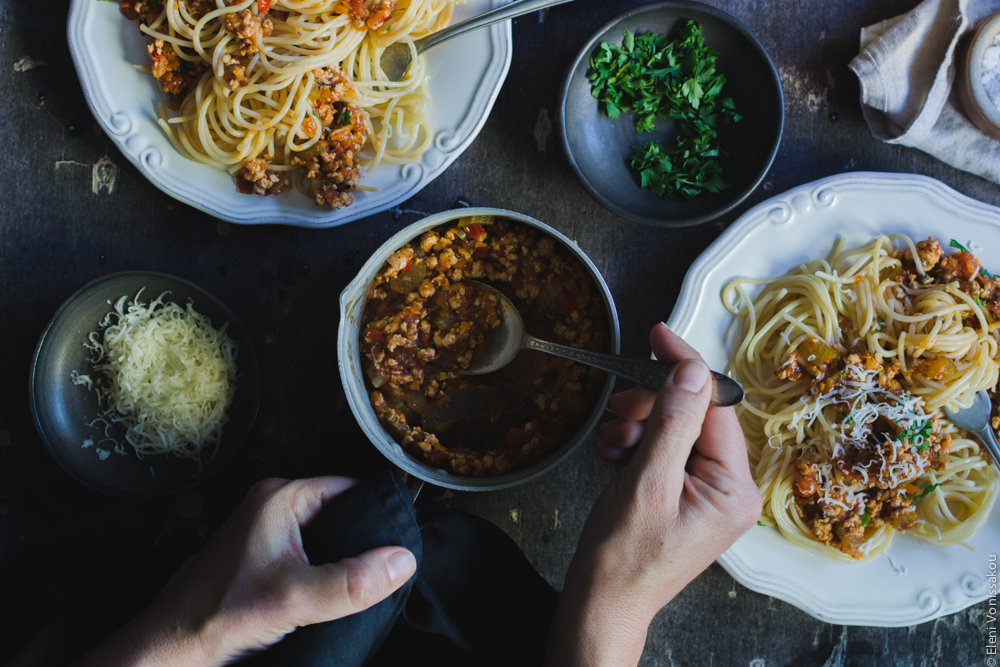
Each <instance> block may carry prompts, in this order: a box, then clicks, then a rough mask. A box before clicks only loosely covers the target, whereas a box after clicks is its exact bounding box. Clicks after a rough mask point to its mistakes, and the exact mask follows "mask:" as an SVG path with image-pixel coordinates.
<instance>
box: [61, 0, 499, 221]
mask: <svg viewBox="0 0 1000 667" xmlns="http://www.w3.org/2000/svg"><path fill="white" fill-rule="evenodd" d="M491 7H492V2H491V0H465V1H463V0H378V1H373V0H367V2H366V1H364V0H117V1H106V2H99V1H97V0H73V1H72V4H71V8H70V16H69V24H68V36H69V44H70V51H71V53H72V56H73V61H74V64H75V65H76V69H77V73H78V74H79V76H80V81H81V84H82V86H83V90H84V95H85V96H86V98H87V102H88V104H89V105H90V108H91V110H92V111H93V113H94V116H95V117H96V118H97V120H98V122H99V123H100V124H101V126H102V127H103V128H104V130H105V131H106V132H107V134H108V136H110V137H111V138H112V140H114V142H115V143H116V144H117V145H118V148H119V149H120V150H121V151H122V153H123V154H124V155H125V156H126V157H127V158H128V159H129V160H130V161H131V162H132V163H133V164H134V165H135V166H136V167H137V168H138V169H139V170H140V171H141V172H142V173H143V174H144V175H145V176H146V177H147V178H149V180H150V181H151V182H152V183H153V184H155V185H156V186H157V187H159V188H160V189H161V190H163V191H164V192H166V193H167V194H169V195H171V196H173V197H175V198H176V199H178V200H180V201H183V202H185V203H188V204H190V205H192V206H194V207H196V208H199V209H201V210H202V211H205V212H206V213H209V214H211V215H214V216H216V217H218V218H221V219H224V220H228V221H230V222H235V223H242V224H260V223H283V224H292V225H299V226H305V227H332V226H336V225H340V224H343V223H346V222H349V221H351V220H356V219H358V218H361V217H364V216H367V215H371V214H373V213H377V212H380V211H384V210H386V209H388V208H392V207H393V206H396V205H398V204H400V203H402V202H403V201H405V200H406V199H408V198H410V197H412V196H413V195H414V194H416V193H417V192H418V191H419V190H420V189H421V188H423V187H424V186H426V185H427V184H428V183H429V182H430V181H431V180H433V179H434V178H435V177H436V176H437V175H439V174H440V173H441V172H442V171H444V169H445V168H447V167H448V165H449V164H451V162H452V161H454V160H455V159H456V158H457V157H458V156H459V155H460V154H461V153H462V151H463V150H464V149H465V148H466V147H467V146H468V145H469V144H470V143H471V142H472V141H473V139H474V138H475V137H476V135H477V134H478V132H479V130H480V129H481V127H482V125H483V123H484V122H485V120H486V117H487V115H488V114H489V111H490V109H491V108H492V106H493V102H494V100H495V99H496V96H497V94H498V93H499V89H500V86H501V84H502V83H503V80H504V78H505V77H506V74H507V69H508V67H509V65H510V55H511V36H510V25H509V24H508V23H505V24H496V25H493V26H490V27H489V28H484V29H482V30H479V31H473V32H470V33H468V34H467V35H463V36H461V37H459V38H456V39H454V40H452V41H450V42H448V43H447V44H443V45H441V46H439V47H437V48H435V49H434V50H433V51H430V52H429V53H428V54H427V55H426V56H420V57H419V58H416V59H414V61H413V62H412V63H411V65H410V67H409V68H408V69H407V71H406V73H405V74H404V76H403V78H402V79H401V80H400V81H397V82H394V81H389V80H388V79H387V78H386V77H385V75H384V74H383V72H382V70H381V67H380V66H379V57H380V55H381V53H382V51H383V50H384V49H385V48H386V47H388V46H389V45H390V44H393V43H396V42H402V43H404V44H407V45H408V46H410V48H413V46H412V45H413V42H414V41H415V40H416V39H419V38H420V37H422V36H425V35H427V34H430V33H432V32H435V31H437V30H439V29H441V28H442V27H444V26H446V25H448V24H449V23H451V22H453V21H457V20H461V19H462V18H464V17H467V16H473V15H475V14H479V13H482V12H483V11H486V10H488V9H490V8H491Z"/></svg>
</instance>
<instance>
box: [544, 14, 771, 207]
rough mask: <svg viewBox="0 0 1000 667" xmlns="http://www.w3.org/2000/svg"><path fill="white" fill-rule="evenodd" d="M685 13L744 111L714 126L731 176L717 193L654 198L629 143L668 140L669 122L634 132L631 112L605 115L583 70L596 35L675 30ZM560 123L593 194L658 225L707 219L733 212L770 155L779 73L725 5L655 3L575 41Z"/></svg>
mask: <svg viewBox="0 0 1000 667" xmlns="http://www.w3.org/2000/svg"><path fill="white" fill-rule="evenodd" d="M688 20H694V21H697V22H698V23H699V24H701V27H702V34H703V35H704V37H705V43H706V44H707V45H708V46H710V47H712V48H713V49H715V50H716V51H718V53H719V59H718V61H717V63H716V65H717V70H718V71H719V72H720V73H722V74H723V75H724V76H725V77H726V84H725V86H724V88H723V95H728V96H731V97H732V98H733V102H734V103H735V105H736V110H737V112H738V113H740V114H741V115H742V116H743V119H742V120H740V121H739V122H738V123H735V124H732V125H730V126H728V127H725V128H723V129H721V130H720V131H719V142H720V145H721V147H722V148H723V149H724V150H725V151H727V152H728V153H729V158H728V160H727V161H726V162H725V164H724V168H723V178H724V179H725V180H726V181H727V182H728V183H729V184H730V185H729V187H728V188H727V189H725V190H723V191H722V192H720V193H705V194H701V195H699V196H697V197H695V198H694V199H691V200H687V199H684V198H683V197H680V196H675V197H674V198H672V199H661V198H660V197H658V196H657V195H656V194H654V193H652V192H651V191H649V190H648V189H643V188H641V187H640V185H639V177H638V174H636V173H635V172H633V171H632V170H631V169H630V168H629V166H628V159H629V156H630V155H631V153H632V146H639V145H641V144H642V143H643V142H644V141H659V142H661V143H668V142H672V141H673V138H674V136H675V132H676V129H675V127H674V123H673V121H657V129H656V131H654V132H650V133H645V134H638V133H637V132H636V131H635V127H634V120H635V117H634V115H632V114H625V113H623V114H621V115H620V116H619V117H618V118H616V119H610V118H608V116H607V114H605V112H604V111H603V109H600V108H598V103H597V100H596V99H595V98H594V97H593V96H592V95H591V92H590V90H591V86H590V82H589V81H588V80H587V71H588V70H589V69H590V57H591V55H593V53H594V51H595V49H596V48H597V47H598V45H599V44H600V43H601V42H609V43H615V44H621V41H622V35H623V34H624V33H625V31H626V30H628V31H631V32H632V33H633V34H639V33H647V32H654V33H662V34H665V35H667V36H668V37H670V38H674V37H676V36H677V33H678V31H679V29H680V27H681V26H682V25H684V24H685V23H686V22H687V21H688ZM559 121H560V122H559V126H560V128H559V131H560V135H561V139H562V143H563V147H564V148H565V150H566V154H567V156H568V157H569V161H570V164H571V165H572V166H573V169H574V170H575V171H576V174H577V176H579V178H580V181H581V182H582V183H583V186H584V187H585V188H586V189H587V190H588V191H589V192H590V194H591V195H592V196H593V197H594V199H596V200H597V201H598V202H600V203H601V204H602V205H604V206H605V207H606V208H608V209H609V210H611V211H613V212H614V213H617V214H618V215H620V216H622V217H623V218H628V219H629V220H633V221H635V222H641V223H644V224H647V225H653V226H657V227H681V226H686V225H696V224H699V223H702V222H708V221H709V220H712V219H714V218H717V217H719V216H720V215H723V214H724V213H726V212H728V211H731V210H732V209H733V208H735V207H736V206H737V205H739V204H740V203H741V202H742V201H743V200H745V199H746V198H747V197H748V196H749V195H750V193H751V192H753V190H754V189H755V188H756V187H757V186H758V185H760V183H761V181H763V180H764V176H765V175H766V174H767V170H768V169H769V168H770V167H771V163H772V162H773V161H774V156H775V155H776V154H777V152H778V144H779V143H780V142H781V133H782V130H783V128H784V124H785V107H784V98H783V95H782V90H781V81H780V79H779V78H778V72H777V71H776V70H775V68H774V64H773V63H772V62H771V59H770V58H769V57H768V55H767V53H766V52H765V51H764V48H763V47H762V46H761V45H760V42H758V41H757V39H756V38H755V37H754V36H753V35H752V34H751V33H750V31H749V30H747V28H746V26H744V25H743V24H742V23H740V22H739V21H738V20H736V19H735V18H733V17H732V16H730V15H729V14H727V13H725V12H723V11H721V10H718V9H715V8H714V7H710V6H708V5H703V4H700V3H697V2H685V1H683V0H677V1H674V2H658V3H654V4H649V5H643V6H641V7H636V8H635V9H632V10H630V11H628V12H625V13H624V14H622V15H620V16H618V17H617V18H616V19H614V20H612V21H611V22H610V23H608V24H606V25H605V26H604V27H602V28H601V29H600V30H598V31H597V33H596V34H594V36H593V37H591V38H590V40H589V41H588V42H587V43H586V45H584V47H583V49H581V50H580V53H579V55H578V56H577V57H576V60H575V61H574V63H573V66H572V67H571V68H570V72H569V76H568V77H567V79H566V83H565V84H564V86H563V94H562V103H561V106H560V110H559Z"/></svg>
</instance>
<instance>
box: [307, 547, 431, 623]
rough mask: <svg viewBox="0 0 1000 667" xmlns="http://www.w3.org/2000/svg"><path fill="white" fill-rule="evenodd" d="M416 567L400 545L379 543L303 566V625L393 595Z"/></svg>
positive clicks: (355, 609) (415, 563) (352, 612)
mask: <svg viewBox="0 0 1000 667" xmlns="http://www.w3.org/2000/svg"><path fill="white" fill-rule="evenodd" d="M416 570H417V561H416V559H415V558H414V557H413V554H412V553H410V552H409V551H407V550H406V549H403V548H402V547H379V548H378V549H372V550H371V551H366V552H365V553H363V554H360V555H358V556H354V557H353V558H345V559H344V560H341V561H337V562H336V563H328V564H325V565H313V566H306V567H305V573H304V574H305V579H306V580H305V581H303V582H302V583H303V584H304V585H305V586H304V592H305V593H306V595H305V597H307V598H308V600H306V601H305V603H304V604H303V609H302V612H303V614H302V616H303V617H304V618H302V620H303V621H304V623H301V624H302V625H309V624H312V623H322V622H324V621H332V620H334V619H337V618H343V617H344V616H350V615H351V614H356V613H358V612H359V611H364V610H365V609H368V608H369V607H372V606H374V605H376V604H378V603H379V602H381V601H382V600H384V599H385V598H387V597H389V596H390V595H392V594H393V593H394V592H395V591H396V590H398V589H399V588H400V587H401V586H402V585H403V584H405V583H406V582H407V581H409V579H410V577H412V576H413V573H414V572H416Z"/></svg>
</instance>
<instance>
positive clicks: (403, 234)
mask: <svg viewBox="0 0 1000 667" xmlns="http://www.w3.org/2000/svg"><path fill="white" fill-rule="evenodd" d="M470 215H492V216H496V217H500V218H507V219H508V220H514V221H516V222H520V223H523V224H525V225H529V226H531V227H535V228H536V229H539V230H541V231H543V232H545V233H546V234H548V235H549V236H551V237H553V238H555V239H556V240H557V241H559V243H561V244H562V246H563V247H564V248H565V249H567V250H569V252H570V253H571V254H572V255H573V256H574V257H576V258H577V259H578V260H580V262H581V263H582V264H583V265H584V266H585V267H586V268H587V270H588V272H589V273H590V276H591V278H592V279H593V280H594V283H595V284H596V285H597V287H598V291H599V292H600V294H601V297H602V299H603V300H604V306H605V309H606V310H607V315H608V323H609V325H610V328H611V331H610V332H609V333H610V340H611V352H613V353H615V354H617V353H618V351H619V349H620V342H621V341H620V335H619V331H618V313H617V311H616V310H615V303H614V300H613V299H612V297H611V290H609V289H608V285H607V283H605V282H604V278H602V277H601V274H600V272H599V271H598V270H597V267H596V266H594V263H593V262H591V261H590V259H589V258H588V257H587V256H586V255H585V254H583V251H582V250H580V249H579V248H578V247H577V246H576V244H575V243H573V242H572V241H571V240H570V239H568V238H567V237H566V236H564V235H563V234H561V233H559V232H558V231H556V230H555V229H553V228H552V227H549V226H548V225H546V224H544V223H542V222H539V221H538V220H535V219H534V218H530V217H528V216H526V215H522V214H521V213H514V212H513V211H505V210H503V209H499V208H463V209H457V210H454V211H445V212H443V213H438V214H436V215H432V216H430V217H428V218H424V219H423V220H421V221H419V222H415V223H413V224H412V225H410V226H408V227H406V228H404V229H402V230H400V231H399V232H398V233H397V234H395V235H394V236H393V237H392V238H390V239H389V240H388V241H386V242H385V243H383V244H382V246H381V247H380V248H379V249H378V250H376V251H375V253H374V254H373V255H372V256H371V257H370V258H369V259H368V261H367V262H365V265H364V266H362V267H361V270H360V271H359V272H358V275H357V277H356V278H354V280H352V281H351V283H350V284H349V285H348V286H347V287H346V288H345V289H344V291H343V292H342V293H341V295H340V327H339V330H338V332H337V356H338V359H339V365H340V379H341V381H342V382H343V383H344V392H345V393H346V394H347V402H348V403H349V404H350V406H351V410H352V411H353V412H354V417H355V418H356V419H357V420H358V423H359V424H360V425H361V429H362V430H363V431H364V432H365V435H367V436H368V439H369V440H371V442H372V443H373V444H374V445H375V446H376V447H378V449H379V451H381V452H382V453H383V454H384V455H385V457H386V458H388V459H389V460H390V461H392V462H393V463H394V464H395V465H396V466H397V467H399V469H400V470H403V471H404V472H407V473H409V474H411V475H414V476H416V477H418V478H419V479H422V480H424V481H426V482H430V483H431V484H435V485H437V486H443V487H446V488H449V489H457V490H460V491H490V490H494V489H503V488H507V487H510V486H514V485H516V484H521V483H523V482H527V481H528V480H531V479H534V478H535V477H538V476H539V475H542V474H544V473H546V472H548V471H549V470H551V469H552V468H554V467H555V466H556V465H557V464H558V463H559V461H560V460H562V459H563V458H564V457H567V456H569V455H570V453H571V452H572V451H573V450H575V449H576V448H577V447H578V446H579V445H580V444H581V443H583V441H584V440H585V439H586V437H587V436H588V435H589V434H590V432H591V431H592V430H593V429H594V427H595V426H596V425H597V422H598V420H600V418H601V415H602V414H603V413H604V409H605V407H606V406H607V403H608V399H609V398H610V397H611V391H612V388H613V386H614V376H612V375H610V374H609V375H608V379H607V380H606V381H605V383H604V388H603V389H602V391H601V394H600V396H599V397H598V400H597V403H596V404H595V405H594V409H593V410H592V411H591V413H590V416H589V417H588V418H587V420H586V421H585V422H584V423H582V424H580V427H579V428H578V429H577V430H576V432H575V433H574V434H573V435H572V437H570V438H569V439H568V440H567V441H566V442H564V443H563V444H562V445H561V446H559V447H557V448H556V449H554V450H552V451H551V452H549V453H548V454H547V455H545V456H544V457H542V458H541V459H539V460H538V461H536V462H534V463H533V464H531V465H529V466H526V467H524V468H519V469H517V470H514V471H511V472H508V473H504V474H501V475H493V476H490V477H472V476H468V475H456V474H454V473H451V472H449V471H447V470H442V469H440V468H436V467H434V466H432V465H430V464H428V463H426V462H425V461H422V460H420V459H418V458H416V457H414V456H412V455H411V454H409V453H408V452H406V451H405V450H404V449H403V448H402V447H401V446H400V445H399V444H398V443H397V442H396V441H395V440H393V439H392V437H390V436H389V434H388V433H386V432H385V430H383V428H382V425H381V424H380V423H379V421H378V418H377V417H376V416H375V411H374V410H373V409H372V406H371V403H370V402H369V401H368V389H367V388H366V387H365V380H364V372H363V370H362V368H361V358H362V355H361V352H360V350H359V348H358V338H359V335H360V333H361V322H362V317H363V315H364V310H365V303H366V295H367V293H368V287H369V285H371V283H372V281H373V280H374V279H375V275H376V274H377V273H378V271H379V269H381V268H382V265H383V264H384V263H385V260H386V258H387V257H388V256H389V255H390V254H391V253H392V252H393V251H394V250H397V249H399V248H400V247H402V246H403V245H405V244H406V243H407V242H408V241H411V240H413V239H415V238H417V237H418V236H420V235H421V234H422V233H424V232H425V231H427V230H428V229H431V228H433V227H437V226H438V225H441V224H444V223H446V222H449V221H451V220H455V219H458V218H462V217H466V216H470Z"/></svg>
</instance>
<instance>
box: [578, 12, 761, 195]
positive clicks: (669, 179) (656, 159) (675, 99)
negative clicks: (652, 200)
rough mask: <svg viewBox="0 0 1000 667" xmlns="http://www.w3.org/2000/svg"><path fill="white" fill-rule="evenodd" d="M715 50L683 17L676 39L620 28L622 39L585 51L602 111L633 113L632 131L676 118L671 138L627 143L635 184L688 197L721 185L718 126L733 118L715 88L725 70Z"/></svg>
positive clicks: (732, 111)
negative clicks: (637, 179) (674, 135)
mask: <svg viewBox="0 0 1000 667" xmlns="http://www.w3.org/2000/svg"><path fill="white" fill-rule="evenodd" d="M718 57H719V54H718V53H717V52H716V51H715V50H714V49H712V48H711V47H709V46H707V45H706V44H705V40H704V37H703V36H702V31H701V25H699V24H698V23H697V22H695V21H688V22H687V23H686V24H685V25H684V26H683V27H682V28H681V31H680V37H679V38H678V39H676V40H673V41H671V40H668V39H667V36H666V35H659V34H654V33H644V34H640V35H633V34H632V33H631V32H628V31H626V32H625V35H624V36H623V38H622V45H621V46H618V45H616V44H610V43H608V42H602V43H601V44H600V46H598V47H597V50H596V51H595V52H594V54H593V55H592V56H591V58H590V70H589V71H588V72H587V79H588V81H590V84H591V95H593V96H594V97H595V98H596V99H597V101H598V104H599V105H601V106H603V108H604V110H605V112H606V113H607V114H608V118H617V117H618V116H619V115H621V113H622V112H625V113H634V114H637V115H638V117H637V118H636V120H635V129H636V131H637V132H640V133H643V132H651V131H653V130H654V129H655V126H656V121H657V120H667V119H672V120H674V121H675V122H676V124H677V128H678V132H677V140H676V142H675V144H674V145H673V146H664V145H662V144H660V143H658V142H654V141H646V142H643V144H642V146H633V147H632V156H631V159H630V160H629V165H630V166H631V167H632V169H634V170H635V171H636V172H638V173H639V176H640V182H641V185H642V187H643V188H649V189H650V190H652V191H653V192H655V193H656V194H657V195H658V196H660V197H663V198H671V197H673V196H674V195H676V194H680V195H681V196H683V197H685V198H686V199H691V198H693V197H696V196H698V195H700V194H702V193H704V192H719V191H721V190H723V189H724V188H726V187H727V185H728V184H727V183H726V182H725V181H724V180H723V178H722V161H723V159H724V158H725V157H727V154H726V152H725V151H724V150H723V149H722V148H721V147H720V146H719V141H718V130H719V128H722V127H725V126H726V125H728V124H730V123H735V122H737V121H739V120H740V118H741V116H740V115H739V114H738V113H736V109H735V106H734V105H733V100H732V98H730V97H723V96H722V94H721V93H722V87H723V85H724V84H725V82H726V78H725V77H724V76H723V75H721V74H719V73H717V72H716V71H715V63H716V60H717V59H718Z"/></svg>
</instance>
